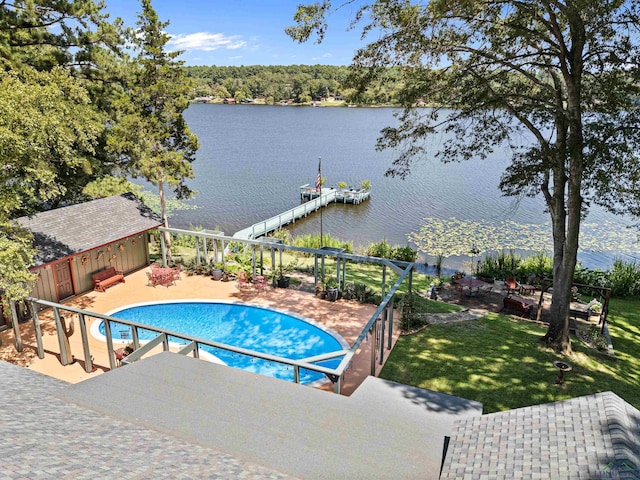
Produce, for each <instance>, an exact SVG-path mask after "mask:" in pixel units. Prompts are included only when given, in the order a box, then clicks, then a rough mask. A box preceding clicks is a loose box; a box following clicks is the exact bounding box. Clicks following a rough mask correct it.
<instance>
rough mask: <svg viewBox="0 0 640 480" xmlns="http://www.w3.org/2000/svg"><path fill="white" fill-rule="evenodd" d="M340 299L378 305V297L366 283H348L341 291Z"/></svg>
mask: <svg viewBox="0 0 640 480" xmlns="http://www.w3.org/2000/svg"><path fill="white" fill-rule="evenodd" d="M342 298H344V299H345V300H357V301H358V302H360V303H365V304H374V305H377V304H379V303H380V295H378V294H376V293H375V292H374V291H373V289H371V287H369V286H368V285H367V284H366V283H360V282H348V283H346V284H345V286H344V289H343V290H342Z"/></svg>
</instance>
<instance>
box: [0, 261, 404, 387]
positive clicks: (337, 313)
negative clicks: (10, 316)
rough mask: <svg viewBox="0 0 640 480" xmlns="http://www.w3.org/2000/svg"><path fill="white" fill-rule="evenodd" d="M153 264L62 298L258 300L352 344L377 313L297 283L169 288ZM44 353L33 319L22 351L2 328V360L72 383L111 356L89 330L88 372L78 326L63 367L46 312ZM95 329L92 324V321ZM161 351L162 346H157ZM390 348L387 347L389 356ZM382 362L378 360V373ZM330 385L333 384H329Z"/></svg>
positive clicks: (352, 371)
mask: <svg viewBox="0 0 640 480" xmlns="http://www.w3.org/2000/svg"><path fill="white" fill-rule="evenodd" d="M147 270H148V268H146V269H143V270H139V271H137V272H135V273H132V274H130V275H127V277H126V282H125V283H119V284H116V285H114V286H112V287H110V288H108V289H107V291H106V292H89V293H86V294H83V295H80V296H78V297H74V298H72V299H70V300H68V301H65V302H63V303H64V304H65V305H70V306H74V307H77V308H81V309H84V310H89V311H92V312H96V313H106V312H108V311H110V310H113V309H115V308H118V307H123V306H126V305H131V304H135V303H140V302H150V301H162V300H177V299H207V300H224V301H234V302H243V303H249V304H254V305H260V306H266V307H270V308H274V309H277V310H282V311H286V312H291V313H294V314H297V315H301V316H303V317H305V318H308V319H310V320H314V321H316V322H318V323H320V324H322V325H324V326H326V327H328V328H330V329H332V330H333V331H335V332H337V333H339V334H340V335H342V337H343V338H344V339H345V340H346V341H347V342H348V343H349V344H350V345H352V344H353V342H354V341H355V340H356V338H357V337H358V335H359V334H360V332H361V331H362V328H363V327H364V325H365V324H366V323H367V321H368V320H369V319H370V318H371V315H373V312H374V311H375V306H374V305H361V304H359V303H357V302H354V301H345V300H339V301H337V302H329V301H327V300H321V299H319V298H317V297H316V296H315V295H313V294H311V293H307V292H303V291H299V290H295V289H293V288H289V289H279V288H276V289H274V288H271V287H268V288H267V290H266V291H258V290H244V289H243V290H239V289H238V287H237V284H236V282H219V281H213V280H212V279H211V278H210V277H204V276H187V275H186V274H184V273H183V274H182V279H181V280H177V281H176V284H175V285H172V286H169V287H165V286H156V287H151V286H148V285H147V277H146V271H147ZM40 318H41V328H42V334H43V343H44V348H45V352H46V354H45V358H44V359H40V358H38V357H37V355H36V341H35V335H34V332H33V323H32V322H28V323H25V324H21V325H20V332H21V336H22V339H23V344H24V347H25V348H24V351H23V352H22V353H18V352H16V350H15V346H14V337H13V331H12V330H7V331H4V332H2V333H0V336H1V338H2V346H0V359H2V360H7V361H10V362H12V363H15V364H18V365H21V366H24V367H28V368H29V369H30V370H33V371H37V372H40V373H43V374H45V375H49V376H52V377H55V378H58V379H60V380H64V381H66V382H70V383H78V382H81V381H83V380H85V379H87V378H92V377H95V376H98V375H101V374H102V373H104V372H105V371H108V369H109V368H108V367H109V361H108V357H107V348H106V343H104V342H101V341H99V340H97V339H95V338H93V337H92V336H91V335H89V346H90V350H91V355H92V356H93V358H94V364H95V365H96V366H97V367H98V368H97V370H96V371H95V372H92V373H87V372H85V371H84V358H83V349H82V339H81V335H80V329H79V327H78V325H77V320H76V325H75V333H74V334H73V335H72V336H71V337H70V338H69V342H70V345H71V351H72V353H73V355H74V357H75V359H76V360H77V361H76V363H74V364H72V365H67V366H62V365H61V363H60V360H59V351H60V350H59V346H58V340H57V337H56V335H55V326H54V323H53V321H52V318H51V316H50V315H48V314H47V312H42V313H41V314H40ZM87 323H88V325H87V327H88V328H90V323H91V322H87ZM397 338H398V330H397V329H394V335H393V341H392V345H395V342H396V340H397ZM370 348H371V342H367V341H365V342H363V343H362V345H361V347H360V349H359V350H358V352H357V353H356V355H355V356H354V359H353V362H352V364H351V367H350V368H349V369H348V370H347V372H346V374H345V375H344V380H343V384H342V393H343V394H344V395H351V393H353V392H354V391H355V389H356V388H357V387H358V386H359V385H360V384H361V383H362V382H363V381H364V379H365V378H366V377H367V376H368V375H369V373H370V368H371V353H370ZM158 351H160V350H159V349H158ZM389 353H390V350H386V349H385V357H384V360H386V358H387V356H388V354H389ZM381 368H382V366H381V365H377V369H376V375H377V374H378V373H379V371H380V370H381ZM327 387H328V388H330V387H331V385H330V384H329V385H327Z"/></svg>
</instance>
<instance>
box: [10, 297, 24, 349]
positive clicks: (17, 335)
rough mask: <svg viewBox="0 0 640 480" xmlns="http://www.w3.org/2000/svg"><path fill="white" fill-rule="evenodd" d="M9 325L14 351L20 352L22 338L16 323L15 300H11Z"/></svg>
mask: <svg viewBox="0 0 640 480" xmlns="http://www.w3.org/2000/svg"><path fill="white" fill-rule="evenodd" d="M10 303H11V317H12V318H11V325H12V326H13V334H14V337H15V340H16V350H17V351H18V352H21V351H22V350H23V346H22V337H21V336H20V326H19V323H20V322H18V309H17V308H16V302H15V300H11V301H10Z"/></svg>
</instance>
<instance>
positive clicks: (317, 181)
mask: <svg viewBox="0 0 640 480" xmlns="http://www.w3.org/2000/svg"><path fill="white" fill-rule="evenodd" d="M321 187H322V175H321V174H320V158H318V177H317V178H316V192H319V191H320V189H321Z"/></svg>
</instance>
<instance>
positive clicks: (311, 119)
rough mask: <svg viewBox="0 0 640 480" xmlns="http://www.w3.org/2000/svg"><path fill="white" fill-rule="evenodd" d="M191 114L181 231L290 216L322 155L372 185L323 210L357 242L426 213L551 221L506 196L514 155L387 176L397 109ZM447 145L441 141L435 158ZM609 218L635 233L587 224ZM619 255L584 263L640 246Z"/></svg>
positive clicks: (335, 230)
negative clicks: (191, 155) (194, 146)
mask: <svg viewBox="0 0 640 480" xmlns="http://www.w3.org/2000/svg"><path fill="white" fill-rule="evenodd" d="M185 118H186V120H187V122H188V124H189V126H190V128H191V129H192V130H193V131H194V132H195V133H196V134H197V135H198V137H199V139H200V144H201V147H200V150H199V151H198V154H197V160H196V161H195V162H194V164H193V168H194V170H195V175H196V178H195V179H193V180H191V181H190V182H189V186H190V187H191V188H193V189H195V190H198V191H199V194H198V195H197V196H196V197H195V198H194V199H193V200H191V201H190V202H189V203H192V204H193V205H196V206H197V207H198V208H197V209H196V210H187V211H179V212H175V213H174V215H173V216H172V218H171V219H170V224H171V225H172V226H175V227H181V228H188V227H189V226H202V227H204V228H208V229H213V228H216V227H217V228H220V229H221V230H222V231H224V232H225V233H226V234H228V235H232V234H233V233H234V232H236V231H238V230H240V229H242V228H245V227H247V226H249V225H252V224H253V223H256V222H259V221H261V220H264V219H266V218H269V217H271V216H274V215H277V214H278V213H281V212H284V211H286V210H288V209H289V208H292V207H293V206H295V205H297V204H299V203H300V194H299V187H300V186H301V185H304V184H306V183H309V184H312V185H313V184H315V178H316V175H317V171H318V157H321V158H322V175H323V176H324V177H326V179H327V181H326V184H325V186H331V185H332V184H333V185H336V184H337V183H338V182H340V181H344V182H347V184H354V185H359V184H360V182H361V181H362V180H370V181H371V184H372V195H371V199H370V200H369V201H367V202H364V203H362V204H360V205H355V206H354V205H331V206H330V207H328V208H326V209H324V212H323V214H322V223H323V232H324V233H330V234H332V235H334V236H336V237H339V238H342V239H345V240H351V241H353V243H354V245H355V246H361V245H365V244H367V243H369V242H375V241H379V240H381V239H382V238H386V239H387V240H388V242H389V243H391V244H400V245H406V244H407V234H408V233H410V232H413V231H417V230H419V228H420V226H421V224H422V223H423V220H424V219H425V218H427V217H435V218H441V219H448V218H451V217H456V218H458V219H464V220H483V221H487V222H499V221H501V220H512V221H514V222H517V223H521V224H541V225H545V226H546V225H549V223H550V220H549V216H548V214H546V213H545V212H544V204H543V201H542V199H541V198H534V199H531V198H522V199H514V198H509V197H503V196H502V195H501V193H500V191H499V189H498V182H499V178H500V174H501V173H502V171H503V169H504V167H505V166H506V165H507V164H508V162H509V152H507V151H499V152H496V154H494V155H493V157H492V158H490V159H487V160H485V161H481V160H471V161H467V162H462V163H457V164H442V163H440V162H439V161H437V160H435V159H433V158H432V157H427V158H425V159H423V160H421V161H420V162H419V163H418V164H416V165H415V166H414V168H413V171H412V174H411V176H410V177H409V178H408V179H406V180H400V179H397V178H395V179H394V178H388V177H385V176H384V173H385V171H386V170H387V169H388V168H389V166H390V165H391V162H392V160H393V152H391V151H383V152H377V151H376V149H375V143H376V139H377V137H378V136H379V134H380V133H379V132H380V130H381V129H382V128H383V127H385V126H388V125H392V124H394V123H395V119H394V118H393V110H392V109H388V108H378V109H371V108H311V107H282V106H241V105H211V104H193V105H191V106H190V107H189V108H188V110H187V111H186V112H185ZM441 142H442V139H441V138H436V139H435V142H434V144H433V146H432V148H433V152H435V151H436V149H437V148H438V146H439V143H441ZM606 221H608V222H612V225H613V229H614V230H615V231H616V234H626V233H627V232H628V229H625V225H626V224H627V223H628V222H625V221H623V220H622V219H617V218H615V217H613V216H611V215H609V214H607V213H605V212H603V211H601V210H599V209H594V210H593V211H592V213H591V214H590V215H589V217H588V218H587V222H591V223H593V224H596V225H597V224H600V225H602V224H604V222H606ZM546 228H548V227H546ZM288 229H289V230H291V232H292V233H293V234H295V235H297V234H305V233H319V232H320V214H319V213H316V214H312V215H310V216H309V217H308V218H306V219H304V220H301V221H299V222H296V223H295V224H293V225H290V226H289V227H288ZM612 243H614V245H615V243H616V241H615V239H614V240H613V241H612ZM608 248H609V249H611V248H610V247H608ZM618 250H620V251H615V246H614V251H608V252H582V253H581V255H580V259H581V261H582V262H583V264H585V265H587V266H590V267H603V268H604V267H606V266H607V265H608V264H609V263H610V261H611V258H612V257H613V256H614V255H618V254H620V255H627V254H631V255H636V252H637V250H638V249H635V250H634V249H631V250H630V248H629V247H628V246H626V247H624V248H623V247H620V249H618ZM625 258H626V259H627V260H628V259H629V257H625ZM452 260H453V261H454V263H455V262H456V261H459V260H460V259H452ZM445 264H448V265H451V261H450V262H447V261H445Z"/></svg>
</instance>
